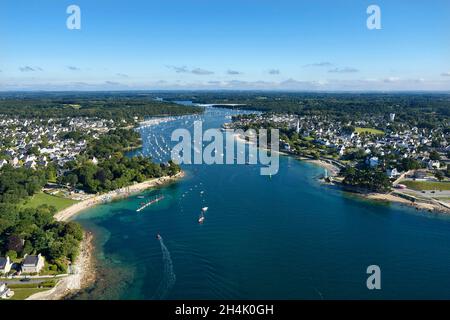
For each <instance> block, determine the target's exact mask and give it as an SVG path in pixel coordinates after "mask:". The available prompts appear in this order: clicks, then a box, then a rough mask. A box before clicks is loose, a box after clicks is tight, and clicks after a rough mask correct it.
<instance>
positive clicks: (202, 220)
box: [198, 211, 205, 224]
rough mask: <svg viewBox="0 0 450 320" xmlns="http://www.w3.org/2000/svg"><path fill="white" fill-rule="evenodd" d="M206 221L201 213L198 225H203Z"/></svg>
mask: <svg viewBox="0 0 450 320" xmlns="http://www.w3.org/2000/svg"><path fill="white" fill-rule="evenodd" d="M204 221H205V215H204V214H203V211H202V213H200V217H198V223H199V224H202V223H203V222H204Z"/></svg>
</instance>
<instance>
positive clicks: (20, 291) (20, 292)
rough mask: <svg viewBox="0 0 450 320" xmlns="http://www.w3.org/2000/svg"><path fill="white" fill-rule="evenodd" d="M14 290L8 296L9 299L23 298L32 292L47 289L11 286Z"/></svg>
mask: <svg viewBox="0 0 450 320" xmlns="http://www.w3.org/2000/svg"><path fill="white" fill-rule="evenodd" d="M11 290H12V291H14V295H13V296H12V297H11V298H10V300H25V299H26V298H28V297H29V296H31V295H32V294H35V293H38V292H42V291H47V290H49V289H45V288H11Z"/></svg>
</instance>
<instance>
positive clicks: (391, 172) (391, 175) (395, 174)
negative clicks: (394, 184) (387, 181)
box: [386, 168, 400, 178]
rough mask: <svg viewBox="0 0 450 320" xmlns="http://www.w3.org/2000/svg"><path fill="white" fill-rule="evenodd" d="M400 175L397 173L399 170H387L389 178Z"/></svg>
mask: <svg viewBox="0 0 450 320" xmlns="http://www.w3.org/2000/svg"><path fill="white" fill-rule="evenodd" d="M399 174H400V173H399V172H398V171H397V168H393V169H387V170H386V175H387V176H388V177H389V178H395V177H397V176H398V175H399Z"/></svg>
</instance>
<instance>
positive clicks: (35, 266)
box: [22, 254, 45, 273]
mask: <svg viewBox="0 0 450 320" xmlns="http://www.w3.org/2000/svg"><path fill="white" fill-rule="evenodd" d="M44 261H45V260H44V257H43V256H41V254H38V255H37V256H31V255H27V254H26V255H25V257H24V259H23V262H22V272H23V273H39V272H40V271H41V270H42V268H43V267H44Z"/></svg>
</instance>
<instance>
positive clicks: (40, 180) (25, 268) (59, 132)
mask: <svg viewBox="0 0 450 320" xmlns="http://www.w3.org/2000/svg"><path fill="white" fill-rule="evenodd" d="M150 101H151V102H149V104H150V105H151V106H153V105H152V104H153V103H161V102H160V101H156V102H155V100H150ZM169 106H170V104H168V105H167V107H169ZM203 106H205V104H203ZM284 106H285V105H284V104H283V103H282V102H280V103H277V105H276V106H275V107H274V108H275V109H277V108H283V107H284ZM247 107H248V108H250V110H248V109H246V112H239V110H237V111H236V114H235V115H234V116H233V117H231V116H226V117H225V119H226V120H227V121H226V122H225V123H224V124H223V127H224V128H225V129H227V128H229V129H243V130H248V129H255V130H259V129H261V128H267V129H268V128H275V129H279V130H280V141H279V142H280V152H281V153H283V154H286V155H288V156H291V157H294V158H297V159H299V160H303V161H308V162H312V163H315V164H318V165H320V166H321V167H323V168H324V169H323V174H322V176H321V180H322V181H323V182H324V185H325V186H324V187H325V188H326V186H337V187H339V189H341V190H344V191H349V192H352V193H356V194H360V195H363V196H364V197H366V198H369V199H373V200H381V201H385V202H397V203H401V204H405V205H408V206H410V205H411V206H414V207H416V208H417V209H423V210H425V211H431V212H442V213H447V212H450V172H449V164H450V131H449V130H448V122H446V121H447V120H446V118H443V120H442V121H435V122H429V123H425V124H424V123H419V124H417V125H415V124H414V121H411V122H410V121H404V120H403V119H402V117H404V114H403V115H401V116H398V115H397V114H396V113H394V112H388V113H376V114H371V113H360V114H358V115H355V116H348V114H338V115H337V114H335V113H334V112H333V111H326V112H319V113H317V114H304V113H302V112H297V113H287V112H274V111H273V110H270V111H265V112H261V111H259V110H257V108H254V109H252V105H251V103H247V104H245V103H223V102H221V103H218V104H211V105H208V108H210V110H214V109H215V108H219V109H221V108H222V109H221V110H226V109H223V108H227V109H235V108H243V109H245V108H247ZM60 108H61V107H59V106H58V107H55V111H56V113H57V112H60ZM62 108H65V105H64V106H63V107H62ZM158 108H163V106H160V105H158ZM183 108H184V107H183ZM36 110H39V112H40V113H39V114H40V116H38V117H29V116H27V115H26V113H25V112H24V111H23V110H22V109H20V108H19V113H20V114H19V115H11V114H0V131H1V132H2V135H1V136H0V142H1V144H0V191H1V194H0V218H2V219H3V220H1V219H0V222H1V223H0V236H1V237H0V245H1V248H0V251H1V252H0V272H1V273H2V274H1V275H0V297H1V298H2V299H61V298H62V297H64V296H67V295H69V294H71V293H74V292H77V291H78V290H80V289H81V288H83V287H86V286H87V285H88V284H90V283H92V282H93V281H94V279H95V276H94V274H95V271H94V267H93V258H92V250H93V249H92V248H93V246H92V243H91V241H92V236H89V235H88V234H86V233H85V232H84V231H83V230H82V229H81V227H80V225H79V224H78V223H76V222H73V221H70V219H71V218H73V217H74V216H75V215H77V214H78V213H79V212H81V211H84V210H87V209H89V208H92V207H94V206H97V205H99V204H104V203H109V202H111V201H112V200H115V199H123V198H127V197H130V196H132V195H134V194H139V193H141V192H143V191H145V190H148V189H149V188H153V187H159V186H162V185H165V184H167V183H170V182H172V181H175V180H177V179H179V178H181V177H183V176H184V172H183V171H181V170H180V167H179V166H178V165H176V164H174V163H173V162H172V161H170V160H169V161H168V162H161V163H156V162H153V161H152V160H151V159H150V158H148V157H143V156H142V155H139V154H138V155H135V154H134V153H132V152H131V153H130V151H132V150H135V149H139V148H141V147H142V137H141V136H140V134H139V133H138V132H137V130H134V128H135V126H136V125H142V128H147V129H148V128H151V127H152V126H155V125H160V124H161V123H170V122H171V121H175V119H176V118H174V117H172V116H170V115H167V116H165V117H156V118H155V117H153V118H152V114H151V113H149V117H147V118H145V117H142V115H141V114H139V113H136V115H135V116H132V117H131V118H129V119H128V120H127V121H126V122H124V121H122V120H120V118H118V117H115V116H114V115H113V116H111V115H110V116H104V115H103V114H102V115H100V114H98V115H97V116H81V115H80V114H79V113H80V112H79V111H78V109H73V110H72V109H71V111H70V112H71V113H73V115H71V116H62V117H61V116H60V117H55V116H50V115H48V114H46V113H45V112H43V111H42V110H40V109H39V108H38V107H37V108H36ZM252 110H253V111H252ZM183 111H184V110H183ZM192 111H195V112H197V111H198V110H195V109H191V110H187V111H185V112H187V113H188V114H190V113H192ZM158 112H160V111H159V109H158ZM176 112H181V113H182V111H181V110H177V111H176ZM210 112H212V111H210ZM193 119H194V118H193ZM169 120H170V121H169ZM230 120H231V122H229V121H230ZM180 121H183V120H180ZM238 138H241V139H246V137H245V136H244V137H238ZM244 142H245V140H244ZM23 217H27V218H26V219H25V220H24V221H23ZM26 226H27V227H26Z"/></svg>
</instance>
